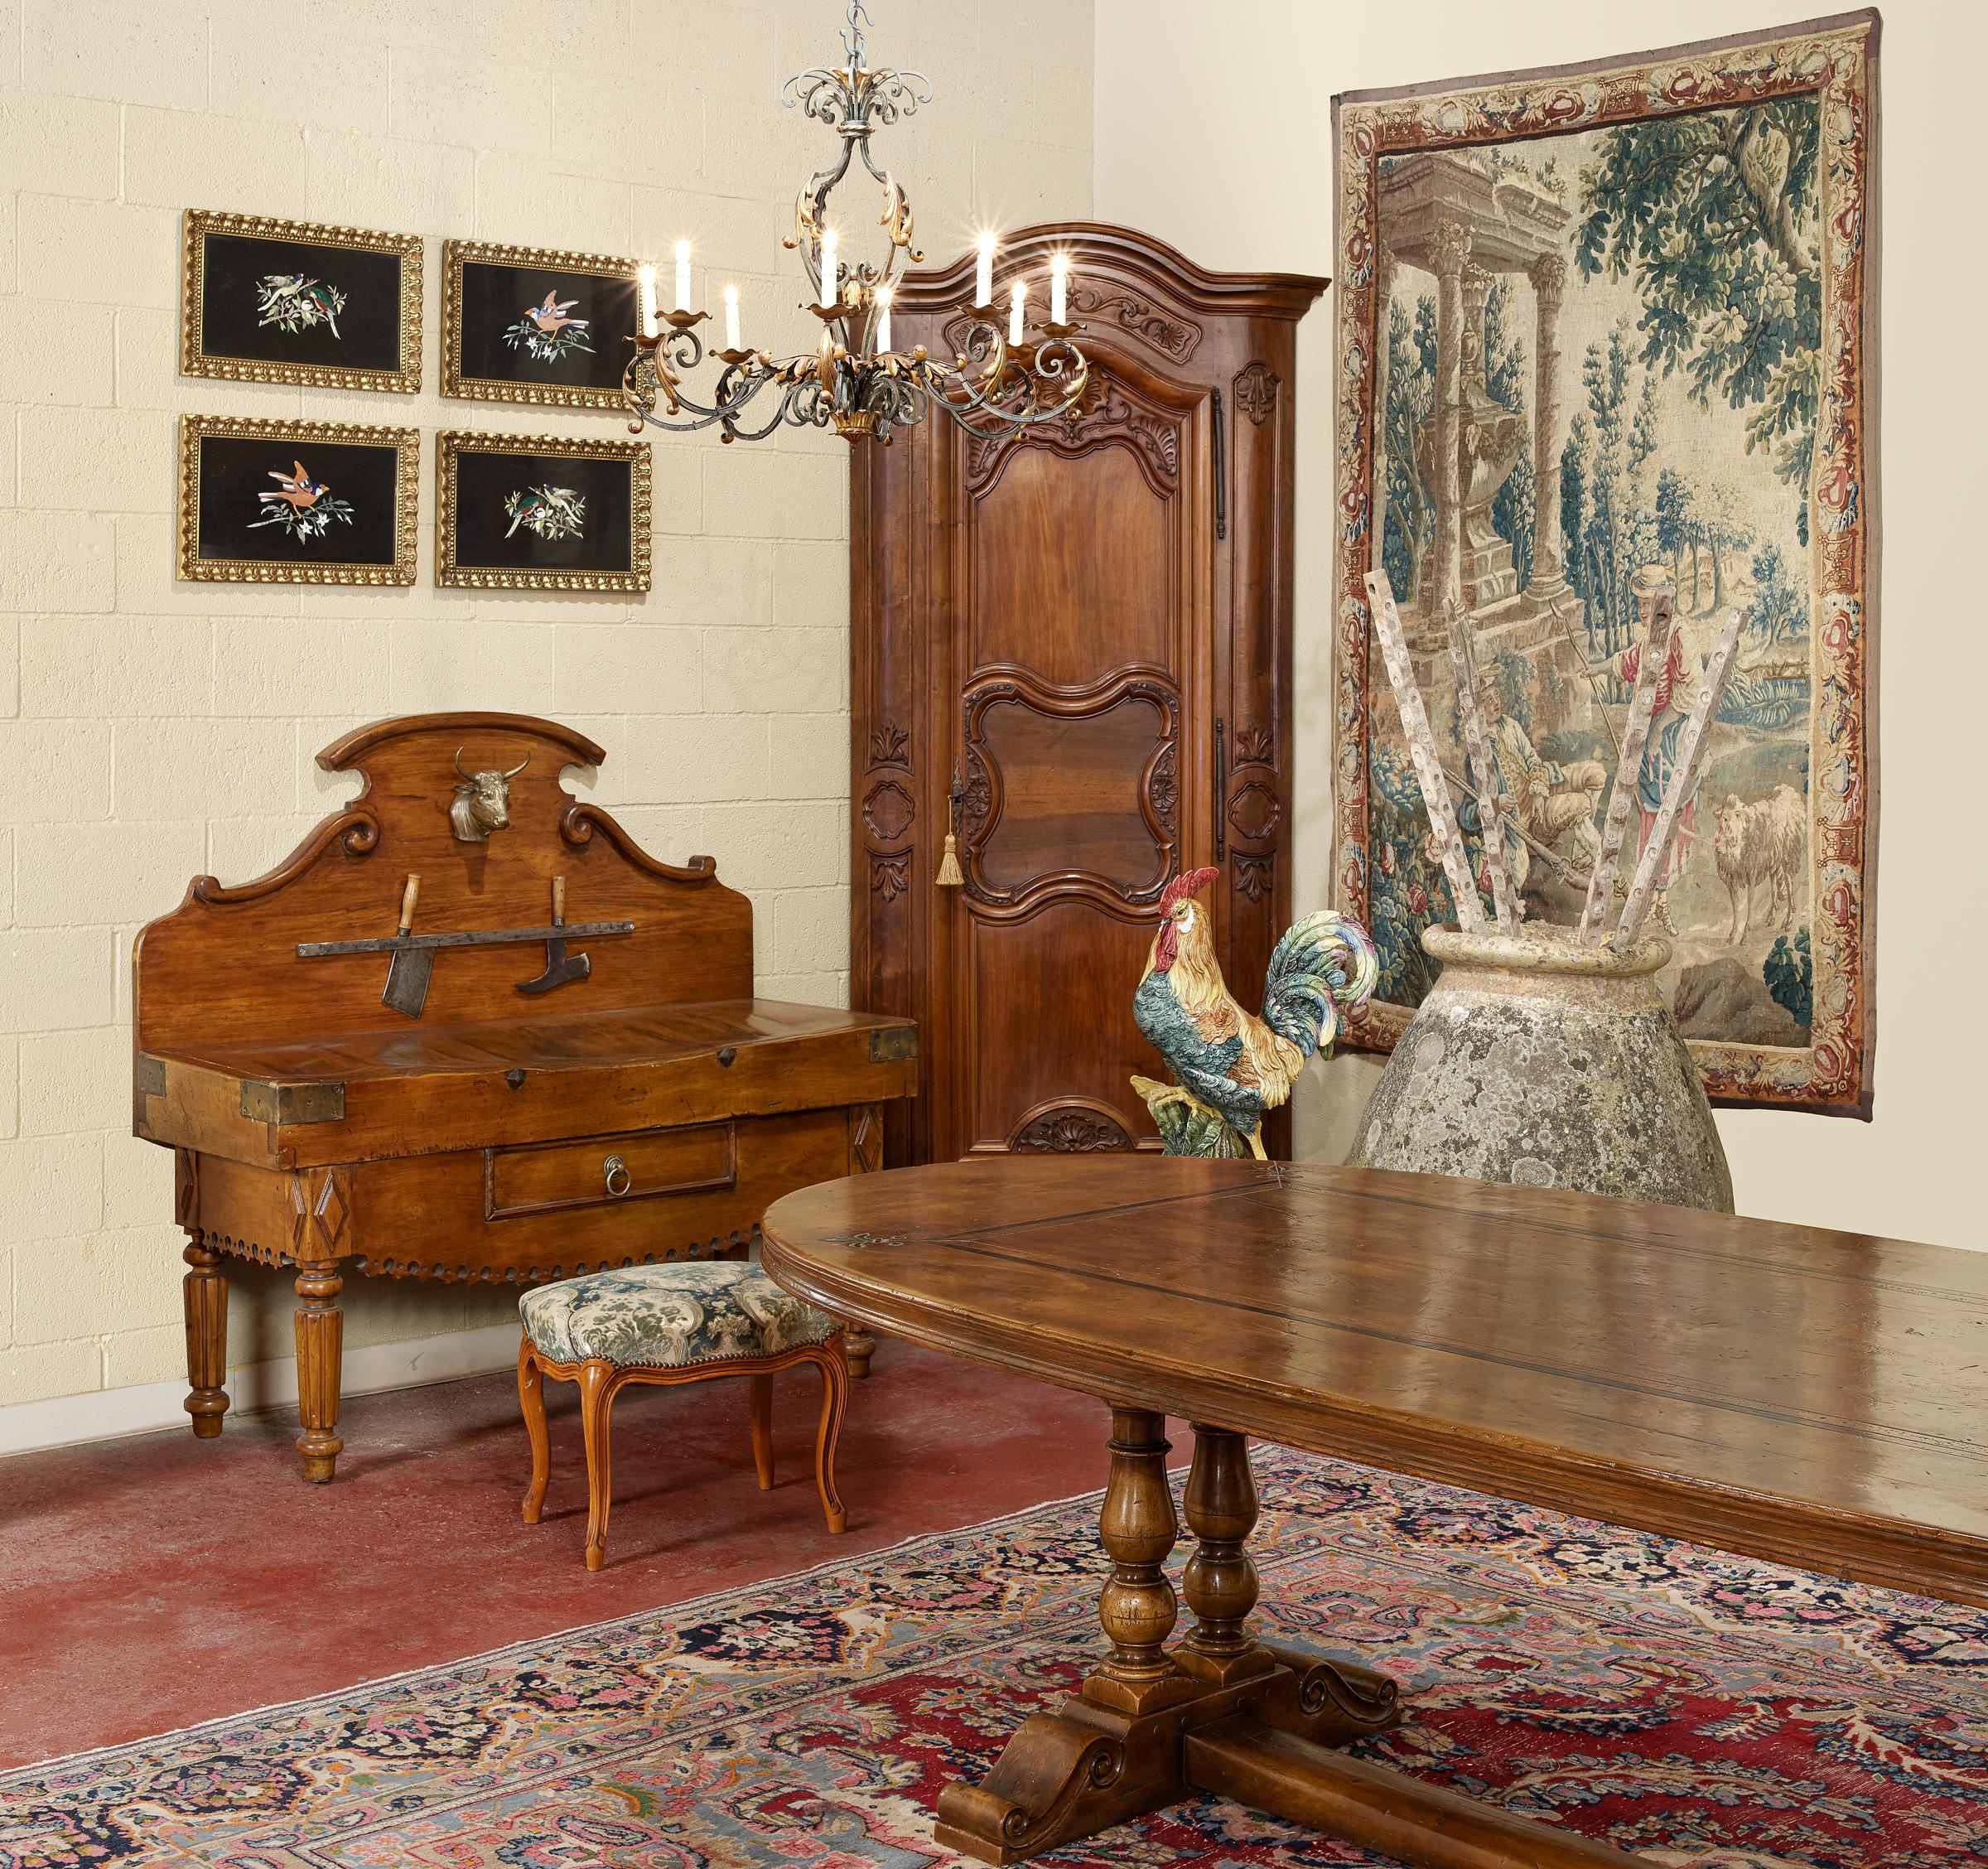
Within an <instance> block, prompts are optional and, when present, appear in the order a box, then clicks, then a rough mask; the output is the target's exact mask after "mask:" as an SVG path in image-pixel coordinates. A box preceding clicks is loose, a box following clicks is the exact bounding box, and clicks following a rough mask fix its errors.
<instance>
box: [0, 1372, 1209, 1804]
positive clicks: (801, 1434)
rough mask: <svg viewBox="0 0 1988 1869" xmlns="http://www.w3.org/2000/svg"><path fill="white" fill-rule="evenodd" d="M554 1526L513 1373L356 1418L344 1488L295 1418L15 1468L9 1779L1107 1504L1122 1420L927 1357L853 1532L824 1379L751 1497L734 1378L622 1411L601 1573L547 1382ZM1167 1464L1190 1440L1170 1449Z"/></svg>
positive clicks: (801, 1401)
mask: <svg viewBox="0 0 1988 1869" xmlns="http://www.w3.org/2000/svg"><path fill="white" fill-rule="evenodd" d="M546 1393H547V1396H548V1401H549V1405H550V1413H551V1416H552V1490H551V1491H550V1493H549V1494H548V1495H547V1500H546V1514H545V1519H544V1521H543V1523H542V1524H538V1525H532V1526H528V1525H525V1524H523V1523H522V1522H521V1521H520V1519H519V1511H518V1508H519V1499H520V1497H521V1495H523V1493H524V1485H525V1481H526V1479H527V1478H528V1474H529V1471H530V1466H529V1456H528V1452H527V1450H526V1446H525V1440H524V1428H523V1427H522V1426H521V1424H520V1422H519V1416H518V1394H517V1387H516V1384H515V1382H514V1379H513V1378H512V1377H510V1376H509V1375H508V1374H507V1375H498V1376H482V1377H478V1378H476V1379H474V1380H471V1381H467V1382H457V1383H446V1384H437V1385H436V1386H435V1387H432V1388H417V1389H404V1390H400V1391H398V1392H396V1393H391V1394H385V1395H374V1396H362V1397H359V1398H355V1399H350V1400H348V1401H347V1403H346V1404H345V1419H344V1421H343V1422H342V1424H341V1432H343V1434H344V1436H345V1452H344V1454H343V1455H342V1456H340V1461H339V1471H338V1478H337V1479H336V1480H335V1481H333V1482H332V1484H331V1485H328V1486H312V1485H306V1484H305V1483H304V1481H303V1480H301V1479H300V1478H299V1477H298V1476H297V1462H296V1456H295V1455H294V1454H293V1452H292V1446H291V1443H292V1440H293V1439H294V1437H295V1435H296V1432H297V1429H296V1425H295V1422H294V1421H293V1420H292V1418H291V1417H287V1416H285V1415H276V1414H271V1415H264V1416H259V1417H237V1416H232V1415H231V1416H229V1418H228V1422H227V1427H226V1430H225V1432H224V1433H223V1434H222V1436H221V1437H220V1439H219V1440H218V1441H195V1439H194V1438H193V1436H192V1434H191V1432H187V1431H185V1430H181V1431H176V1432H167V1433H161V1434H152V1435H145V1436H142V1437H133V1438H132V1439H129V1440H123V1441H107V1442H96V1443H94V1444H92V1445H89V1446H81V1447H71V1448H60V1449H52V1450H50V1451H46V1452H42V1453H36V1454H22V1455H19V1456H16V1457H14V1458H13V1459H11V1460H8V1461H4V1462H0V1766H4V1765H23V1764H28V1763H31V1762H33V1761H35V1760H41V1759H45V1758H51V1757H55V1756H60V1755H61V1754H65V1753H69V1752H77V1751H84V1750H85V1749H87V1748H89V1747H91V1746H109V1745H113V1744H116V1743H118V1742H119V1741H124V1740H129V1739H136V1738H142V1737H143V1736H147V1735H148V1734H152V1733H157V1732H164V1731H169V1730H171V1728H174V1727H185V1726H191V1725H193V1724H195V1722H199V1721H202V1720H210V1719H214V1718H216V1717H220V1716H221V1715H224V1714H229V1713H236V1712H244V1711H246V1710H247V1709H249V1708H250V1707H263V1706H267V1705H268V1704H270V1703H271V1702H277V1701H285V1700H294V1699H297V1698H300V1697H302V1696H304V1695H306V1694H317V1693H327V1692H330V1691H331V1690H333V1689H335V1688H344V1687H350V1686H351V1685H353V1684H354V1683H357V1682H360V1681H365V1680H370V1679H373V1678H375V1677H377V1676H379V1675H382V1674H390V1673H396V1672H398V1671H399V1670H401V1669H410V1668H420V1667H426V1666H428V1665H430V1664H434V1663H437V1662H445V1661H453V1660H456V1659H460V1658H461V1657H462V1656H465V1655H470V1654H477V1653H479V1652H480V1651H481V1650H483V1649H495V1648H500V1647H502V1646H504V1644H507V1643H510V1642H516V1641H521V1640H524V1639H526V1638H528V1637H530V1636H535V1635H548V1634H551V1633H552V1632H554V1631H557V1630H562V1629H569V1628H572V1627H573V1626H575V1625H578V1624H581V1623H586V1622H593V1621H597V1620H601V1619H603V1618H606V1617H609V1616H617V1615H628V1614H630V1613H632V1612H635V1611H641V1610H645V1609H650V1608H654V1607H655V1606H658V1605H659V1604H664V1603H672V1602H678V1601H683V1599H685V1598H687V1597H691V1596H701V1595H702V1594H703V1593H704V1592H706V1591H713V1590H721V1589H726V1588H731V1587H733V1586H737V1585H741V1584H746V1583H750V1582H755V1581H756V1580H758V1579H760V1578H765V1577H781V1576H784V1575H786V1574H787V1573H789V1572H793V1571H798V1570H803V1569H805V1568H806V1567H808V1566H809V1565H811V1564H818V1563H820V1562H823V1560H825V1559H828V1558H844V1557H849V1556H852V1555H854V1554H856V1553H859V1552H863V1551H871V1550H876V1549H877V1548H880V1547H881V1546H884V1545H887V1544H892V1543H896V1542H897V1541H898V1540H899V1539H900V1538H909V1537H910V1536H912V1535H913V1534H914V1533H919V1532H929V1531H938V1530H943V1529H947V1528H949V1527H952V1526H957V1525H966V1524H974V1523H976V1522H977V1521H978V1520H981V1519H992V1518H996V1517H998V1516H999V1515H1001V1514H1003V1513H1008V1512H1014V1511H1018V1510H1020V1509H1021V1508H1023V1507H1024V1506H1029V1505H1034V1504H1038V1503H1040V1501H1042V1500H1051V1499H1062V1498H1067V1497H1068V1496H1069V1495H1071V1494H1073V1493H1080V1492H1085V1491H1088V1490H1090V1489H1091V1488H1093V1487H1095V1486H1098V1485H1103V1480H1104V1476H1105V1466H1106V1460H1107V1456H1106V1452H1105V1446H1104V1443H1105V1440H1106V1437H1107V1434H1108V1432H1109V1430H1110V1417H1109V1416H1108V1415H1107V1413H1106V1410H1105V1408H1104V1406H1103V1403H1098V1402H1096V1401H1093V1400H1092V1399H1090V1398H1088V1397H1084V1396H1079V1395H1073V1394H1069V1393H1066V1392H1064V1391H1063V1390H1061V1389H1054V1388H1047V1387H1045V1386H1044V1385H1042V1384H1037V1383H1033V1382H1030V1381H1027V1380H1025V1379H1023V1378H1021V1377H1019V1376H1010V1375H1005V1374H999V1373H997V1372H995V1371H992V1370H989V1369H983V1368H982V1367H981V1366H979V1365H977V1364H970V1363H964V1362H960V1361H957V1360H955V1359H952V1358H949V1357H945V1356H942V1355H938V1354H936V1353H934V1352H932V1351H929V1350H919V1349H916V1348H914V1347H912V1346H911V1345H905V1344H902V1343H895V1342H887V1343H882V1344H880V1345H879V1346H878V1350H877V1355H876V1362H875V1364H874V1365H873V1366H872V1374H871V1377H870V1379H869V1380H868V1381H866V1382H859V1383H855V1384H852V1385H851V1406H850V1411H849V1414H848V1417H847V1422H846V1424H845V1426H844V1429H843V1433H842V1452H841V1456H840V1458H839V1460H838V1461H837V1474H838V1477H839V1480H840V1484H841V1489H842V1498H843V1501H844V1503H845V1504H847V1507H848V1510H849V1529H848V1530H847V1532H846V1533H843V1534H842V1536H841V1537H839V1538H831V1537H830V1536H829V1535H828V1532H827V1530H826V1529H825V1528H824V1527H823V1523H822V1515H821V1509H820V1506H819V1503H818V1499H817V1495H816V1493H815V1490H814V1481H813V1461H812V1448H813V1432H814V1422H815V1418H816V1410H817V1407H818V1400H819V1396H820V1385H819V1381H818V1378H817V1377H816V1376H815V1374H813V1371H811V1370H805V1369H799V1370H793V1371H789V1372H788V1373H787V1374H783V1375H780V1376H779V1377H778V1378H776V1379H775V1382H774V1445H775V1449H776V1453H777V1457H778V1461H779V1481H778V1484H777V1485H775V1486H774V1490H772V1491H770V1492H766V1493H762V1492H761V1491H760V1490H759V1489H758V1487H757V1485H755V1481H754V1478H753V1471H752V1451H751V1446H750V1442H749V1440H748V1438H747V1433H746V1418H745V1384H744V1383H743V1382H742V1381H731V1382H712V1383H700V1384H691V1385H688V1386H687V1387H683V1388H631V1389H626V1390H624V1391H623V1392H622V1394H621V1395H620V1398H619V1399H618V1400H617V1401H616V1403H615V1425H614V1456H615V1506H614V1515H613V1518H612V1519H611V1521H610V1524H609V1528H608V1547H607V1567H606V1569H605V1570H603V1571H599V1572H593V1573H591V1574H590V1573H589V1572H587V1571H586V1568H585V1567H584V1566H583V1564H582V1562H581V1543H582V1540H583V1538H584V1537H585V1534H586V1468H585V1466H584V1465H583V1463H582V1461H581V1448H580V1419H579V1413H578V1410H577V1407H576V1405H575V1402H576V1395H577V1391H576V1390H575V1389H574V1388H573V1387H572V1385H571V1384H562V1383H548V1384H546ZM1173 1439H1174V1442H1175V1447H1176V1449H1177V1450H1180V1451H1177V1452H1176V1454H1175V1459H1176V1460H1179V1459H1181V1458H1184V1457H1185V1445H1186V1440H1187V1437H1186V1436H1185V1434H1184V1433H1181V1432H1176V1433H1175V1435H1174V1437H1173Z"/></svg>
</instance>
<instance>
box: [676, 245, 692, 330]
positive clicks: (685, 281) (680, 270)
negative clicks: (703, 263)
mask: <svg viewBox="0 0 1988 1869" xmlns="http://www.w3.org/2000/svg"><path fill="white" fill-rule="evenodd" d="M677 309H678V311H679V312H688V310H689V309H690V242H689V241H688V240H679V241H678V242H677Z"/></svg>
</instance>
